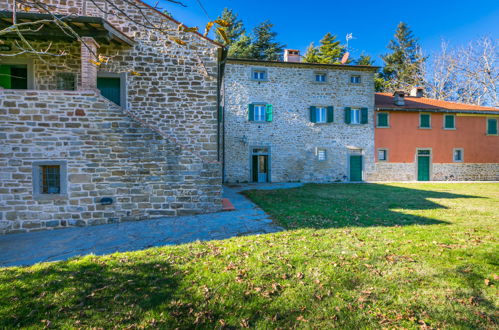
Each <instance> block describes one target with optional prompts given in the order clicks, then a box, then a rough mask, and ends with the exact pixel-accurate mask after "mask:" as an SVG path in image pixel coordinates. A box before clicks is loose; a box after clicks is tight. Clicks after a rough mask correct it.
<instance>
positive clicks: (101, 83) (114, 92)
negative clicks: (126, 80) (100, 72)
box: [97, 77, 121, 105]
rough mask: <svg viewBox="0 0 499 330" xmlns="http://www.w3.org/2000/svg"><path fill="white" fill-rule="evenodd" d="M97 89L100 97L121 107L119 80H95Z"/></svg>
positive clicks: (101, 78)
mask: <svg viewBox="0 0 499 330" xmlns="http://www.w3.org/2000/svg"><path fill="white" fill-rule="evenodd" d="M97 88H98V89H99V90H100V92H101V94H102V96H104V97H105V98H107V99H108V100H110V101H113V102H114V103H116V104H117V105H121V104H120V103H121V102H120V101H121V88H120V78H104V77H99V78H97Z"/></svg>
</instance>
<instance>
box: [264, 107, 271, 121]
mask: <svg viewBox="0 0 499 330" xmlns="http://www.w3.org/2000/svg"><path fill="white" fill-rule="evenodd" d="M265 121H272V104H267V106H266V107H265Z"/></svg>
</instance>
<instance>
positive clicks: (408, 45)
mask: <svg viewBox="0 0 499 330" xmlns="http://www.w3.org/2000/svg"><path fill="white" fill-rule="evenodd" d="M387 48H388V49H389V50H390V51H391V52H390V53H389V54H386V55H384V56H382V57H381V58H382V59H383V62H384V63H385V67H384V68H383V74H382V76H383V78H384V79H385V80H386V84H387V88H388V89H390V90H392V91H393V90H397V89H402V90H405V91H409V90H410V89H411V88H412V87H414V86H421V85H423V83H424V77H423V65H424V62H425V60H426V57H424V56H423V55H422V52H421V47H420V46H419V43H418V39H417V38H415V37H414V35H413V33H412V31H411V29H410V28H409V26H408V25H407V24H406V23H404V22H400V23H399V25H398V26H397V30H396V32H395V35H394V39H392V40H390V43H389V44H388V46H387Z"/></svg>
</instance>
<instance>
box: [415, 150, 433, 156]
mask: <svg viewBox="0 0 499 330" xmlns="http://www.w3.org/2000/svg"><path fill="white" fill-rule="evenodd" d="M430 155H431V151H430V150H428V149H419V150H418V156H430Z"/></svg>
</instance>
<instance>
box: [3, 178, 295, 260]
mask: <svg viewBox="0 0 499 330" xmlns="http://www.w3.org/2000/svg"><path fill="white" fill-rule="evenodd" d="M299 185H300V184H298V183H284V184H264V185H259V184H258V185H240V186H232V187H230V188H229V187H224V197H226V198H229V199H230V201H231V202H232V204H234V206H235V208H236V210H235V211H232V212H219V213H211V214H200V215H195V216H182V217H173V218H160V219H155V220H146V221H137V222H123V223H116V224H109V225H100V226H91V227H82V228H67V229H60V230H52V231H40V232H32V233H24V234H11V235H4V236H0V266H4V267H5V266H18V265H32V264H35V263H38V262H43V261H56V260H65V259H68V258H70V257H74V256H78V255H87V254H91V253H93V254H97V255H102V254H109V253H114V252H125V251H135V250H142V249H145V248H149V247H153V246H162V245H172V244H182V243H188V242H193V241H197V240H201V241H207V240H218V239H225V238H229V237H233V236H242V235H256V234H265V233H273V232H277V231H281V230H283V228H281V227H279V226H276V225H275V224H273V223H272V220H271V219H270V218H269V216H268V215H267V214H266V213H265V212H264V211H263V210H262V209H260V208H259V207H258V206H256V205H255V204H254V203H252V202H251V201H250V200H248V199H247V198H246V197H244V196H243V195H241V194H239V193H238V192H240V191H242V190H245V189H278V188H292V187H296V186H299Z"/></svg>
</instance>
